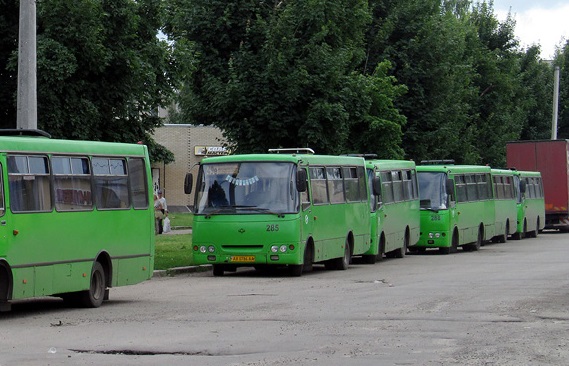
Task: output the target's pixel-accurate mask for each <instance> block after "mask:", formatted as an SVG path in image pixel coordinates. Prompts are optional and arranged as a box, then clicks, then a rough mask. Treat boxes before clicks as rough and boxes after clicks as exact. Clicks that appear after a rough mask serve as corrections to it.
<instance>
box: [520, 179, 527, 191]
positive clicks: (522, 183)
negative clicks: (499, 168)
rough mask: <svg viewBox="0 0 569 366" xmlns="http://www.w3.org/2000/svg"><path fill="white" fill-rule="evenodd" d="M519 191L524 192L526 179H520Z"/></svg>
mask: <svg viewBox="0 0 569 366" xmlns="http://www.w3.org/2000/svg"><path fill="white" fill-rule="evenodd" d="M520 192H522V193H526V181H525V180H521V181H520Z"/></svg>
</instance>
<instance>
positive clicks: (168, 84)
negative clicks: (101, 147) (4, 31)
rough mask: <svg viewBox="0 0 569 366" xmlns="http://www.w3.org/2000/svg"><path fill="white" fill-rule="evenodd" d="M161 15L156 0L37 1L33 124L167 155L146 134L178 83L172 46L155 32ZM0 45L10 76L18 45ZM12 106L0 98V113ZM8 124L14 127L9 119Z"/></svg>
mask: <svg viewBox="0 0 569 366" xmlns="http://www.w3.org/2000/svg"><path fill="white" fill-rule="evenodd" d="M13 3H17V2H6V3H3V4H2V7H3V9H2V10H4V6H8V4H10V5H13ZM7 10H9V11H10V14H12V13H13V12H14V11H17V9H15V8H12V7H10V8H9V9H7ZM2 14H4V12H2ZM16 14H17V13H16ZM160 14H161V1H160V0H140V1H133V0H102V1H93V0H77V1H65V0H46V1H41V2H38V3H37V55H38V56H37V57H38V60H37V85H38V91H37V98H38V128H40V129H43V130H46V131H47V132H49V133H50V134H51V135H52V136H53V137H56V138H68V139H87V140H101V141H120V142H131V143H136V142H138V141H143V142H144V143H146V144H147V145H148V146H149V147H150V152H151V156H152V158H153V160H162V161H166V162H169V161H172V159H173V155H172V154H171V153H170V152H169V151H168V150H166V149H165V148H164V147H162V146H160V145H157V144H155V143H153V141H152V139H151V137H150V134H151V133H152V132H153V130H154V129H155V128H156V127H158V126H160V125H161V120H160V119H159V118H158V115H157V109H158V107H159V106H163V105H167V104H168V102H169V100H170V99H171V96H172V94H173V91H174V87H175V86H176V81H175V80H176V79H175V71H176V68H175V63H173V62H172V60H173V58H172V54H173V50H172V49H171V47H170V45H168V43H166V42H165V41H161V40H159V39H158V38H157V37H156V35H157V32H158V29H160V27H161V24H162V23H161V21H162V18H161V16H160ZM15 19H16V20H17V17H16V18H15ZM13 20H14V19H13V18H10V19H7V20H6V21H5V26H6V25H11V24H13V23H11V21H13ZM15 27H16V28H17V24H16V25H15ZM3 49H4V50H6V51H8V52H7V53H6V54H11V61H10V62H8V66H7V72H8V73H9V74H10V75H11V77H12V78H13V77H14V75H16V74H17V62H16V59H17V49H16V48H11V47H6V48H3ZM3 54H4V52H3ZM10 91H11V95H12V96H13V95H15V90H14V89H12V88H11V89H10ZM14 106H15V104H14V103H10V104H9V105H4V106H3V107H2V108H3V110H4V111H3V113H4V114H7V115H8V116H12V115H13V113H14V112H13V108H14ZM6 124H7V125H9V126H11V127H13V128H14V127H15V126H16V125H15V124H16V121H15V118H10V119H8V120H7V122H6ZM5 127H6V126H5Z"/></svg>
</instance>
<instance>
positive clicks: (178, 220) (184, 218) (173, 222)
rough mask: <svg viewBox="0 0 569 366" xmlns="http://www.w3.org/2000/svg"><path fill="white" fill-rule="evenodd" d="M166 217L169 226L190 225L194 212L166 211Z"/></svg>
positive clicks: (192, 221)
mask: <svg viewBox="0 0 569 366" xmlns="http://www.w3.org/2000/svg"><path fill="white" fill-rule="evenodd" d="M168 218H170V226H172V227H176V226H183V227H192V225H193V223H194V214H192V213H179V212H175V213H173V212H170V213H168Z"/></svg>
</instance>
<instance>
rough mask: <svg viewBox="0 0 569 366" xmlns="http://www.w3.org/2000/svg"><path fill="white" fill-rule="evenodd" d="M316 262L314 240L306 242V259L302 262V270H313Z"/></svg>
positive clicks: (306, 271) (305, 271)
mask: <svg viewBox="0 0 569 366" xmlns="http://www.w3.org/2000/svg"><path fill="white" fill-rule="evenodd" d="M313 262H314V246H313V245H312V242H310V243H307V244H306V248H304V260H303V264H302V272H304V273H308V272H312V269H313Z"/></svg>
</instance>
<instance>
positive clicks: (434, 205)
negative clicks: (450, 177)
mask: <svg viewBox="0 0 569 366" xmlns="http://www.w3.org/2000/svg"><path fill="white" fill-rule="evenodd" d="M417 176H418V178H419V197H420V199H421V209H424V210H444V209H447V208H448V195H447V193H446V178H447V175H446V174H445V173H442V172H417Z"/></svg>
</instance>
